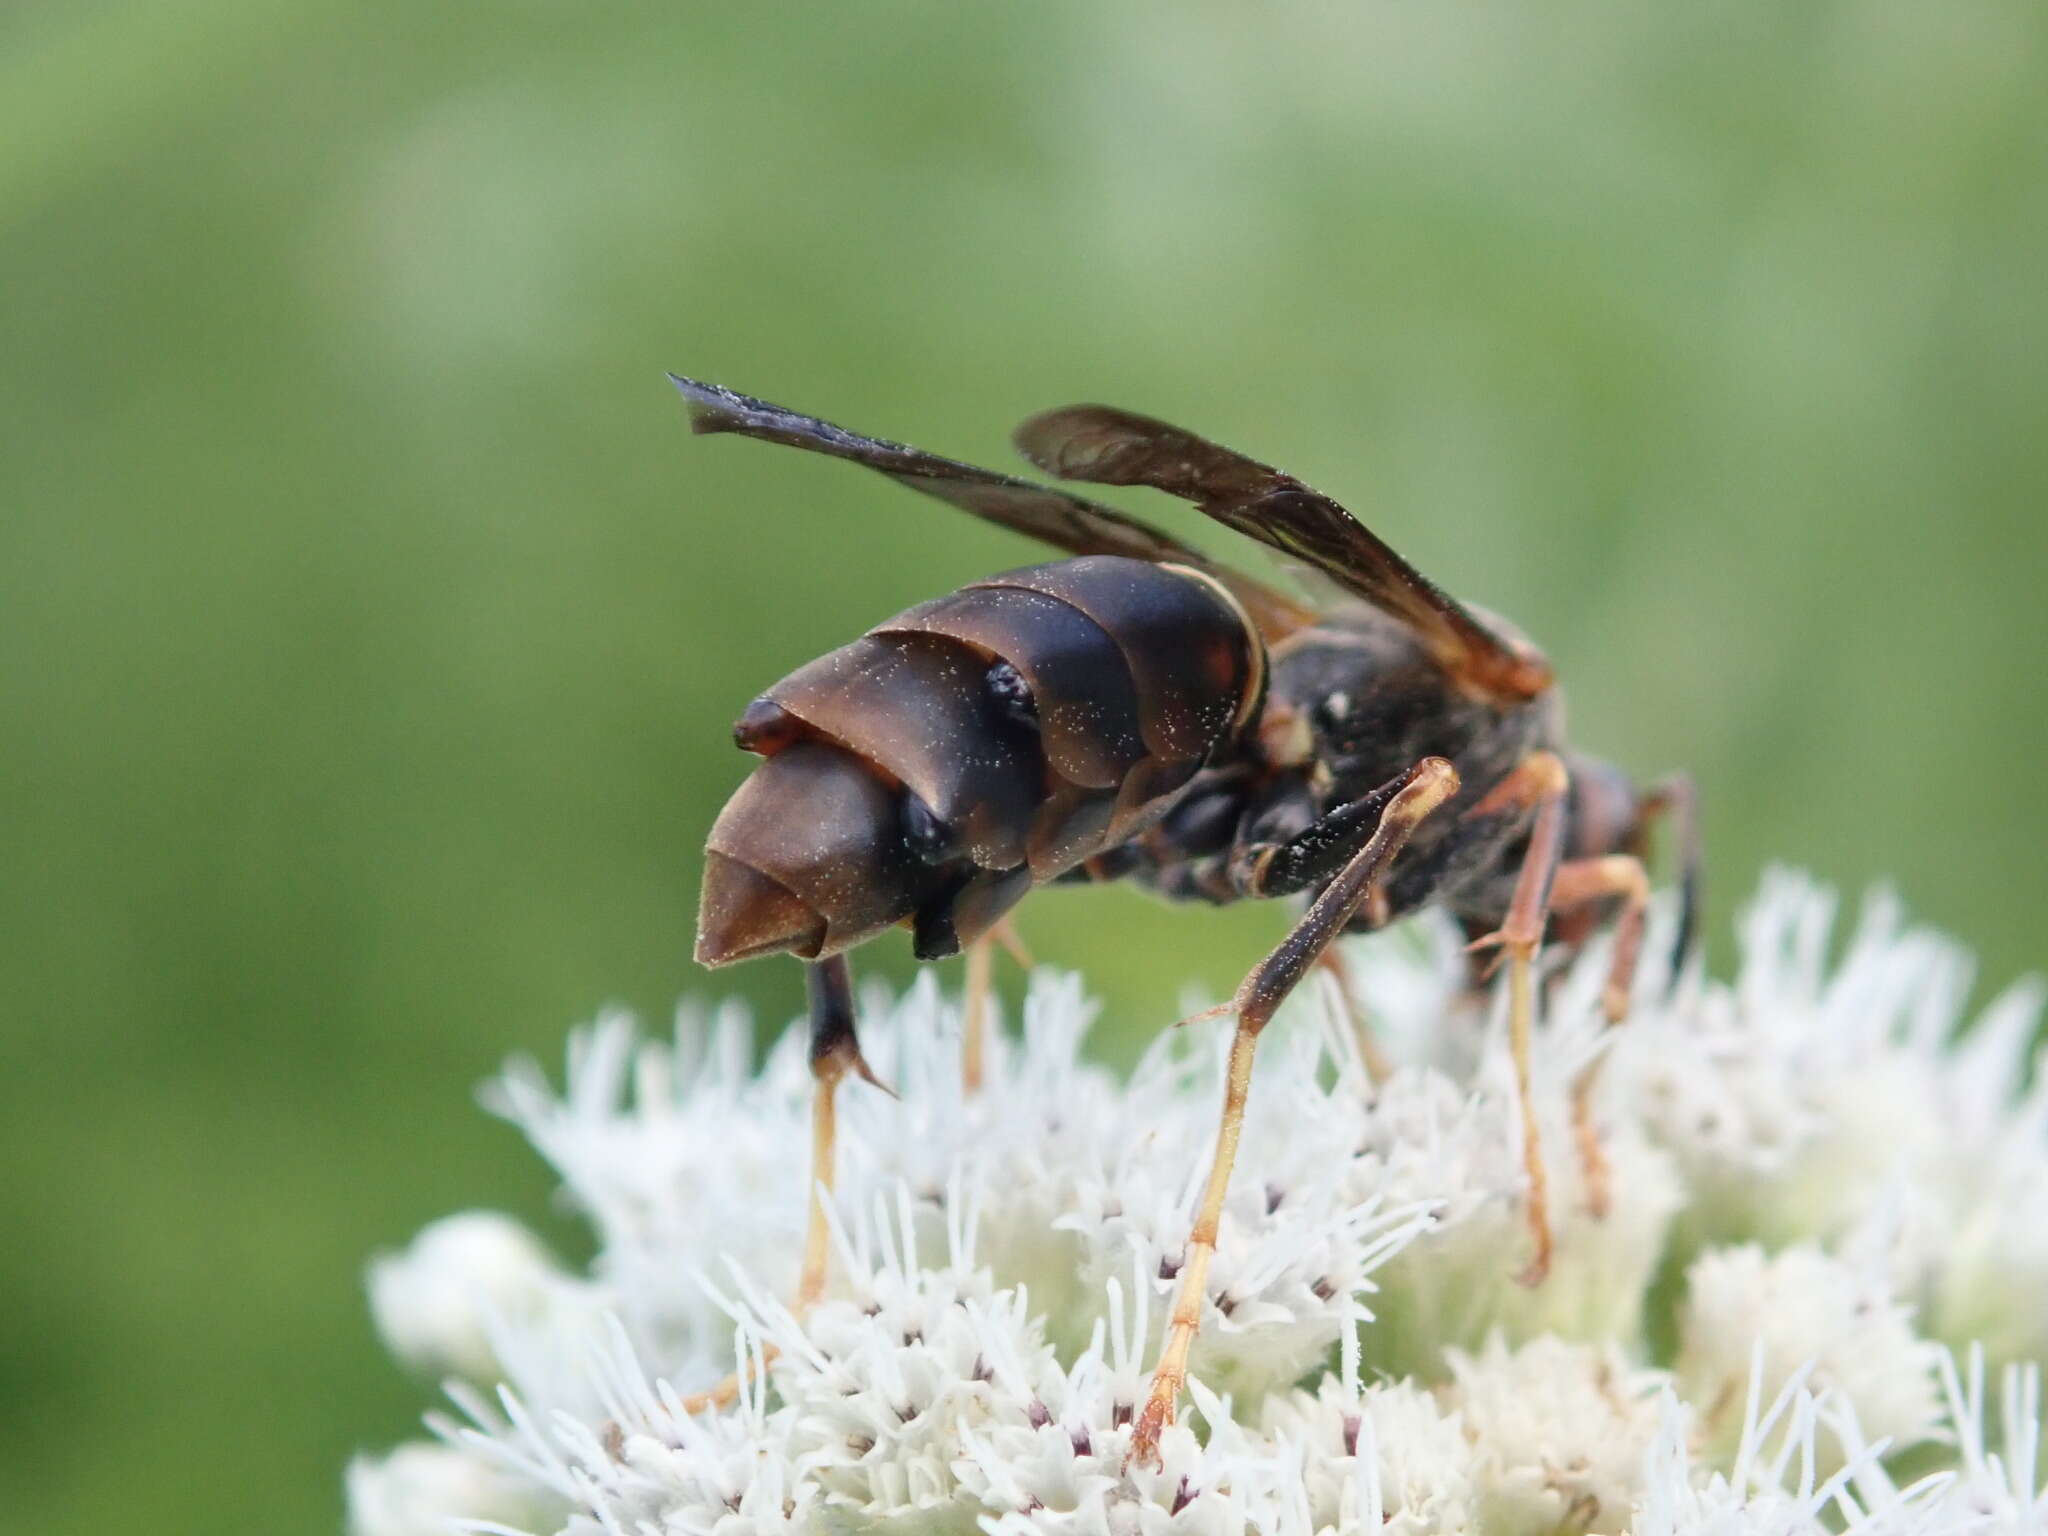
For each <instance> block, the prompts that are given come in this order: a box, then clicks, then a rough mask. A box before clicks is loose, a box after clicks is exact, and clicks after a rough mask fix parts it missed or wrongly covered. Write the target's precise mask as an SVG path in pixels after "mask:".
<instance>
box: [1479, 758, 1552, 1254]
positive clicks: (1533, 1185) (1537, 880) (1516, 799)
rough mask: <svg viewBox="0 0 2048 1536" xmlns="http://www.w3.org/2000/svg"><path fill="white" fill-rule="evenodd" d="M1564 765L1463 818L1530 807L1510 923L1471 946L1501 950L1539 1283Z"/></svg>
mask: <svg viewBox="0 0 2048 1536" xmlns="http://www.w3.org/2000/svg"><path fill="white" fill-rule="evenodd" d="M1569 787H1570V785H1569V780H1568V779H1567V777H1566V775H1565V768H1564V764H1563V763H1562V762H1561V761H1560V760H1559V759H1558V758H1557V756H1556V754H1554V753H1550V752H1536V753H1532V754H1530V755H1529V756H1528V757H1525V758H1524V759H1522V761H1521V762H1520V763H1518V764H1517V765H1516V766H1515V769H1514V771H1513V772H1512V773H1510V774H1509V775H1508V776H1507V777H1506V778H1504V779H1502V780H1501V781H1500V783H1498V784H1496V785H1495V786H1494V787H1493V789H1492V790H1490V791H1489V792H1488V793H1487V795H1486V797H1485V798H1484V799H1483V800H1481V801H1480V802H1479V803H1478V804H1477V805H1475V806H1473V807H1472V809H1471V810H1469V811H1467V812H1466V813H1465V814H1466V815H1467V816H1468V817H1475V816H1491V815H1497V814H1499V813H1501V812H1503V811H1507V810H1511V809H1514V808H1516V807H1527V806H1534V807H1535V810H1536V820H1535V824H1534V825H1533V826H1532V827H1531V828H1530V831H1529V852H1528V854H1527V856H1526V857H1525V858H1524V859H1523V861H1522V872H1521V874H1520V875H1519V876H1518V877H1517V878H1516V880H1515V892H1514V897H1513V899H1512V900H1511V901H1510V902H1509V905H1508V915H1507V921H1506V922H1504V923H1502V924H1501V926H1500V927H1499V928H1498V929H1497V930H1496V931H1494V932H1493V933H1490V934H1488V935H1486V937H1484V938H1482V939H1479V940H1477V941H1475V942H1474V943H1473V944H1472V946H1471V947H1472V948H1473V949H1475V950H1478V949H1491V948H1495V947H1498V948H1500V949H1502V950H1503V951H1505V952H1506V955H1507V962H1508V1045H1509V1049H1510V1050H1512V1052H1513V1053H1514V1058H1515V1098H1516V1101H1517V1102H1518V1103H1519V1104H1520V1106H1521V1111H1522V1164H1523V1166H1524V1167H1525V1168H1526V1169H1527V1170H1528V1175H1529V1235H1530V1237H1531V1238H1532V1239H1533V1240H1534V1242H1535V1245H1536V1251H1535V1253H1534V1255H1533V1256H1532V1257H1531V1258H1530V1260H1529V1265H1528V1268H1526V1269H1524V1270H1523V1271H1522V1273H1521V1275H1520V1277H1519V1278H1520V1279H1521V1281H1522V1283H1523V1284H1524V1285H1541V1284H1542V1283H1543V1277H1544V1276H1545V1275H1547V1274H1549V1273H1550V1252H1551V1237H1550V1184H1549V1180H1548V1179H1547V1178H1546V1176H1545V1174H1544V1171H1543V1140H1542V1135H1541V1133H1540V1132H1539V1131H1538V1129H1537V1126H1536V1106H1535V1103H1534V1101H1533V1100H1532V1098H1531V1096H1530V1092H1529V1032H1530V1029H1531V1028H1532V1026H1533V1025H1534V1023H1535V1016H1536V1000H1535V998H1536V987H1535V966H1536V951H1537V949H1538V948H1539V947H1540V946H1541V945H1542V943H1543V926H1544V919H1545V917H1546V916H1547V915H1548V912H1549V909H1550V887H1551V881H1552V879H1553V878H1554V877H1555V876H1556V874H1557V866H1558V857H1559V854H1560V853H1561V852H1562V850H1563V846H1564V799H1565V791H1566V789H1567V788H1569Z"/></svg>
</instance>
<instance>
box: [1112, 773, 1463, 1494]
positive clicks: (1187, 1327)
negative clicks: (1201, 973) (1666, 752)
mask: <svg viewBox="0 0 2048 1536" xmlns="http://www.w3.org/2000/svg"><path fill="white" fill-rule="evenodd" d="M1385 789H1386V791H1387V792H1386V794H1385V795H1384V797H1383V800H1382V804H1383V809H1382V810H1381V811H1380V813H1379V816H1378V821H1377V825H1376V826H1375V827H1374V829H1373V832H1372V836H1371V837H1370V838H1369V839H1367V841H1366V843H1365V846H1364V847H1362V848H1360V849H1358V851H1357V852H1356V853H1354V854H1352V856H1351V857H1350V859H1349V860H1348V861H1347V862H1346V863H1345V864H1344V867H1343V868H1342V869H1341V870H1340V871H1339V872H1338V874H1337V876H1336V878H1335V879H1333V880H1332V881H1331V882H1330V883H1329V884H1328V885H1327V886H1326V887H1325V888H1324V889H1323V892H1322V894H1321V895H1319V896H1317V897H1316V899H1315V901H1314V902H1313V903H1312V904H1311V905H1310V907H1309V909H1308V911H1307V912H1306V913H1305V914H1304V915H1303V916H1302V919H1301V921H1300V922H1298V923H1297V924H1295V926H1294V930H1293V932H1291V933H1289V934H1288V935H1287V937H1286V938H1285V939H1284V940H1282V941H1281V943H1280V946H1279V948H1277V949H1275V950H1274V951H1273V952H1272V953H1271V954H1270V955H1268V956H1267V957H1266V958H1265V959H1264V960H1262V961H1260V962H1259V963H1258V964H1257V965H1256V966H1254V967H1253V968H1252V971H1251V974H1250V975H1248V976H1246V977H1245V979H1244V983H1243V984H1242V985H1241V986H1240V987H1239V988H1238V989H1237V995H1236V996H1235V997H1234V998H1233V999H1232V1000H1231V1003H1230V1006H1229V1008H1228V1009H1227V1010H1226V1011H1228V1012H1232V1013H1235V1014H1236V1016H1237V1032H1236V1034H1235V1035H1233V1036H1232V1038H1231V1042H1230V1065H1229V1069H1228V1072H1227V1074H1226V1076H1225V1080H1224V1087H1223V1117H1222V1124H1221V1127H1220V1129H1219V1130H1218V1132H1217V1136H1216V1155H1215V1159H1214V1161H1213V1162H1211V1164H1210V1165H1209V1181H1208V1183H1207V1184H1206V1185H1204V1186H1203V1190H1202V1204H1201V1207H1200V1209H1199V1210H1198V1211H1197V1213H1196V1215H1195V1221H1194V1226H1193V1228H1192V1230H1190V1232H1189V1233H1188V1245H1187V1251H1186V1254H1185V1257H1184V1258H1183V1260H1182V1264H1181V1270H1180V1285H1179V1287H1178V1289H1177V1290H1176V1291H1175V1292H1174V1299H1173V1312H1172V1314H1171V1317H1170V1320H1169V1322H1168V1324H1167V1331H1166V1342H1165V1345H1164V1347H1163V1348H1162V1349H1161V1350H1160V1354H1159V1364H1158V1367H1157V1368H1156V1369H1155V1370H1154V1371H1153V1373H1152V1390H1151V1392H1150V1393H1149V1394H1148V1395H1147V1397H1146V1399H1145V1407H1144V1409H1143V1411H1142V1412H1140V1413H1139V1415H1138V1421H1137V1428H1136V1429H1135V1431H1134V1432H1133V1434H1132V1437H1131V1448H1130V1453H1129V1455H1128V1456H1126V1457H1125V1464H1126V1465H1129V1464H1130V1463H1131V1462H1134V1461H1135V1462H1139V1463H1149V1464H1152V1465H1157V1464H1158V1461H1159V1436H1160V1434H1161V1433H1162V1432H1163V1431H1164V1430H1165V1428H1166V1426H1167V1425H1169V1424H1171V1423H1172V1422H1173V1414H1174V1406H1175V1404H1176V1403H1177V1402H1178V1401H1179V1398H1180V1389H1181V1387H1182V1385H1183V1384H1184V1383H1185V1382H1186V1380H1187V1372H1188V1353H1189V1351H1190V1350H1191V1349H1192V1348H1193V1346H1194V1342H1195V1332H1196V1330H1197V1329H1198V1328H1199V1327H1200V1326H1201V1319H1202V1303H1203V1300H1204V1298H1205V1294H1206V1293H1205V1291H1204V1283H1205V1281H1206V1280H1207V1278H1208V1274H1209V1261H1210V1259H1211V1258H1212V1257H1213V1256H1214V1255H1215V1252H1216V1229H1217V1226H1218V1224H1219V1223H1220V1222H1221V1220H1222V1216H1223V1196H1224V1192H1225V1190H1226V1189H1227V1188H1228V1187H1229V1184H1230V1166H1231V1164H1232V1162H1234V1161H1235V1160H1236V1157H1237V1141H1238V1136H1239V1134H1240V1133H1241V1132H1242V1130H1243V1128H1244V1106H1245V1098H1246V1095H1247V1094H1248V1093H1249V1092H1250V1091H1251V1080H1252V1053H1253V1051H1254V1049H1255V1048H1256V1047H1257V1045H1258V1039H1259V1031H1260V1030H1262V1029H1264V1028H1265V1027H1266V1024H1267V1022H1268V1021H1269V1020H1270V1019H1271V1018H1272V1017H1273V1013H1274V1010H1275V1009H1277V1008H1278V1007H1279V1006H1280V1004H1281V1002H1282V1001H1283V1000H1285V998H1286V997H1287V994H1288V993H1290V992H1291V991H1293V990H1294V987H1295V985H1296V983H1298V982H1299V981H1300V980H1301V978H1302V977H1303V976H1305V975H1306V974H1308V969H1309V967H1310V966H1312V965H1314V964H1315V962H1316V960H1317V958H1318V957H1319V956H1321V955H1322V953H1323V952H1324V950H1326V949H1327V948H1328V947H1329V945H1330V941H1331V940H1332V939H1334V938H1336V937H1337V935H1338V934H1340V933H1342V932H1343V931H1344V925H1345V924H1346V923H1348V922H1349V921H1350V920H1351V918H1352V916H1353V915H1354V914H1355V913H1356V912H1357V911H1358V908H1359V906H1360V905H1361V904H1362V903H1363V902H1364V901H1365V899H1366V897H1367V895H1368V894H1369V893H1370V892H1371V891H1372V890H1373V889H1374V887H1375V885H1376V883H1377V882H1378V880H1379V878H1380V876H1381V875H1382V874H1384V873H1385V871H1386V868H1387V866H1388V864H1389V863H1390V862H1391V861H1392V860H1393V858H1394V856H1395V855H1396V854H1397V853H1399V852H1400V851H1401V848H1402V846H1403V845H1404V844H1406V842H1407V841H1408V838H1409V835H1410V834H1411V833H1412V832H1414V830H1415V828H1416V826H1417V825H1418V824H1419V823H1420V822H1421V821H1422V819H1423V818H1424V817H1425V816H1427V815H1429V813H1430V812H1432V811H1434V810H1435V809H1436V808H1437V807H1438V806H1440V805H1442V804H1443V803H1444V801H1446V800H1448V799H1449V798H1450V797H1451V796H1452V795H1454V794H1456V793H1457V790H1458V773H1457V770H1456V769H1454V768H1453V767H1452V766H1451V765H1450V764H1449V763H1448V762H1446V761H1444V759H1442V758H1440V757H1426V758H1424V759H1423V760H1422V761H1421V762H1419V763H1417V764H1416V765H1415V766H1414V767H1413V768H1411V769H1409V770H1408V772H1407V773H1405V774H1403V775H1402V776H1401V777H1400V778H1398V779H1396V780H1394V781H1393V782H1392V783H1391V784H1389V785H1387V786H1385Z"/></svg>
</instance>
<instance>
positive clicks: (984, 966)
mask: <svg viewBox="0 0 2048 1536" xmlns="http://www.w3.org/2000/svg"><path fill="white" fill-rule="evenodd" d="M993 948H994V945H993V941H992V940H991V938H990V936H989V935H987V934H984V935H982V936H981V937H980V938H978V939H976V940H975V941H974V942H973V943H972V944H970V945H968V946H967V998H966V1003H965V1007H964V1009H963V1012H964V1014H965V1017H964V1018H963V1020H962V1023H961V1033H962V1038H961V1041H960V1088H961V1091H962V1092H964V1093H970V1094H972V1093H979V1092H981V1070H982V1067H981V1053H982V1036H983V1035H985V1034H986V1033H987V1032H988V994H989V987H990V985H991V982H992V979H993V978H992V976H991V972H992V971H993V970H994V959H995V957H994V955H993V954H992V953H991V950H992V949H993Z"/></svg>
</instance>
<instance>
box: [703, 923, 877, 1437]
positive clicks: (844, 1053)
mask: <svg viewBox="0 0 2048 1536" xmlns="http://www.w3.org/2000/svg"><path fill="white" fill-rule="evenodd" d="M806 973H807V979H808V981H809V984H810V999H811V1080H812V1083H813V1085H814V1086H813V1087H812V1090H811V1189H810V1202H809V1215H808V1217H807V1219H806V1223H805V1230H804V1267H803V1270H802V1273H801V1274H800V1275H799V1276H798V1278H797V1287H796V1302H795V1304H794V1305H793V1306H792V1307H791V1308H790V1310H791V1311H792V1312H793V1313H795V1315H796V1316H797V1317H799V1318H801V1317H803V1316H804V1314H805V1313H807V1312H809V1311H810V1309H811V1308H812V1307H814V1306H816V1305H817V1304H818V1302H819V1301H820V1300H821V1299H823V1297H824V1295H825V1284H826V1281H827V1279H828V1278H829V1276H830V1273H831V1271H830V1261H831V1253H832V1248H831V1238H832V1228H831V1224H830V1223H829V1222H828V1221H827V1220H826V1219H825V1198H826V1196H828V1195H830V1194H831V1193H832V1190H833V1188H834V1187H835V1186H836V1184H837V1171H838V1158H837V1150H838V1143H839V1110H838V1101H839V1084H840V1083H841V1082H842V1081H843V1080H844V1079H845V1077H846V1075H847V1074H848V1073H849V1072H851V1073H852V1074H853V1075H854V1076H856V1077H858V1078H859V1079H861V1081H862V1082H866V1083H872V1084H874V1086H875V1087H877V1088H881V1089H882V1090H883V1091H884V1092H885V1093H886V1092H888V1091H889V1090H888V1088H887V1087H886V1086H885V1085H884V1084H883V1083H881V1082H879V1081H877V1079H876V1077H875V1074H874V1073H873V1072H872V1071H870V1070H869V1068H868V1064H867V1060H866V1058H864V1057H863V1056H862V1055H861V1053H860V1041H859V1039H858V1037H857V1036H856V1035H855V1034H854V1029H853V982H852V973H851V972H850V971H849V970H848V968H847V964H846V960H845V957H844V956H834V957H833V958H832V959H829V960H821V961H819V962H817V963H816V964H815V965H811V966H807V967H806ZM774 1358H775V1347H774V1346H773V1345H772V1344H771V1345H769V1346H768V1347H767V1348H765V1349H764V1350H763V1351H762V1352H761V1356H760V1359H761V1362H762V1364H764V1365H765V1364H766V1363H767V1362H768V1361H770V1360H773V1359H774ZM747 1370H748V1367H742V1368H741V1370H739V1371H735V1372H734V1373H733V1374H732V1375H730V1376H728V1377H726V1378H725V1380H723V1381H721V1382H720V1383H719V1384H718V1385H717V1386H715V1387H713V1388H711V1389H710V1390H709V1391H708V1392H699V1393H697V1394H696V1395H694V1396H692V1397H686V1398H684V1399H683V1411H684V1412H685V1413H701V1412H702V1411H703V1410H704V1409H706V1408H723V1407H725V1406H726V1405H728V1404H729V1403H731V1402H732V1401H733V1400H734V1399H735V1398H737V1397H738V1396H739V1392H740V1387H741V1385H742V1384H743V1383H744V1382H745V1380H746V1372H747Z"/></svg>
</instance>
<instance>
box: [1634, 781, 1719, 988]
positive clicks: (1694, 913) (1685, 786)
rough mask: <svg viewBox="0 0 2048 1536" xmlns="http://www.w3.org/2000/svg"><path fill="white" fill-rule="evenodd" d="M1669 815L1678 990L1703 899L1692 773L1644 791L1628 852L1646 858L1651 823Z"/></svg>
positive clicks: (1694, 943) (1697, 808) (1674, 974)
mask: <svg viewBox="0 0 2048 1536" xmlns="http://www.w3.org/2000/svg"><path fill="white" fill-rule="evenodd" d="M1667 814H1668V815H1669V816H1670V817H1671V820H1672V825H1673V829H1674V830H1675V831H1676V833H1677V836H1678V937H1677V938H1676V939H1675V940H1673V941H1672V945H1671V981H1670V987H1671V988H1674V989H1675V988H1676V987H1677V986H1678V978H1679V977H1680V976H1682V975H1683V974H1684V973H1685V967H1686V964H1687V962H1688V961H1690V960H1691V959H1692V954H1693V950H1694V948H1695V947H1696V946H1697V945H1698V943H1699V940H1700V903H1701V901H1702V900H1704V894H1703V891H1702V878H1701V874H1700V864H1701V857H1700V821H1699V817H1700V801H1699V791H1698V790H1696V789H1695V788H1694V787H1693V782H1692V775H1691V774H1687V773H1674V774H1672V775H1671V776H1670V777H1668V778H1663V779H1659V780H1658V781H1657V782H1656V783H1654V784H1652V785H1651V786H1650V787H1649V789H1648V790H1646V791H1645V792H1644V794H1643V798H1642V801H1641V803H1640V804H1639V805H1638V806H1637V808H1636V819H1635V825H1634V826H1632V827H1630V828H1629V832H1628V840H1627V843H1626V845H1625V846H1626V851H1627V852H1629V853H1632V854H1634V855H1635V856H1636V857H1637V858H1638V859H1641V858H1644V857H1645V856H1646V855H1647V854H1648V852H1649V831H1650V824H1651V823H1652V822H1653V821H1655V820H1656V819H1657V818H1658V817H1660V816H1664V815H1667Z"/></svg>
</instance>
